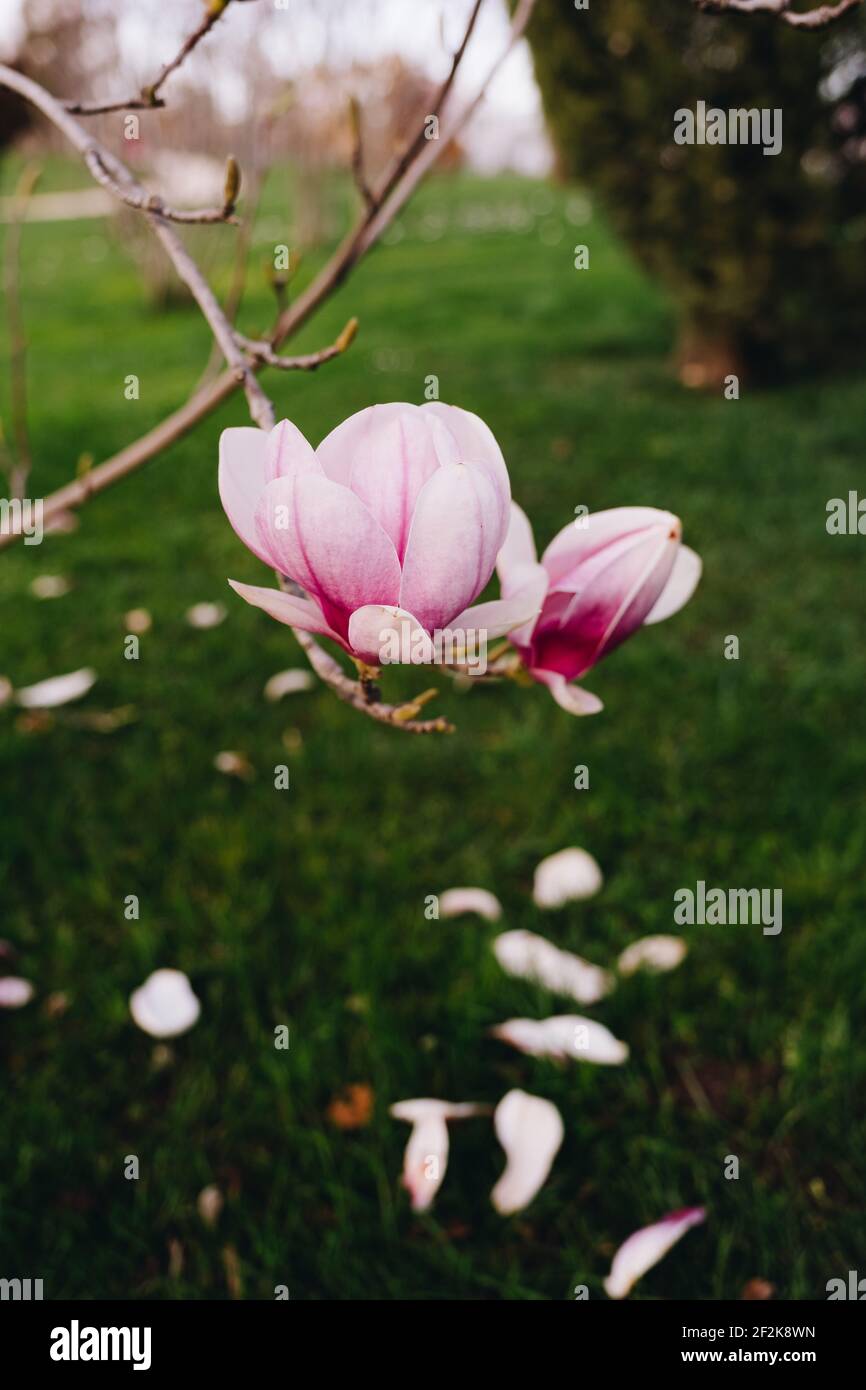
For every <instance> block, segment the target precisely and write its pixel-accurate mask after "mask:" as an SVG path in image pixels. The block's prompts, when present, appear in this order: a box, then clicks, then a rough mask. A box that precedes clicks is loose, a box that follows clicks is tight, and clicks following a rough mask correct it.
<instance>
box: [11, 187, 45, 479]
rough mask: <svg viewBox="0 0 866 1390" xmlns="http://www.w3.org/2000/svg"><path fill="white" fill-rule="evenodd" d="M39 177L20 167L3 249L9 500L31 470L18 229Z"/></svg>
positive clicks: (25, 346) (19, 233)
mask: <svg viewBox="0 0 866 1390" xmlns="http://www.w3.org/2000/svg"><path fill="white" fill-rule="evenodd" d="M41 173H42V165H41V164H36V163H32V164H26V165H25V166H24V169H23V170H22V172H21V177H20V178H19V180H18V184H17V186H16V188H15V193H14V197H13V201H12V216H11V219H10V223H9V230H8V231H7V233H6V244H5V246H4V248H3V293H4V298H5V300H6V314H7V318H8V322H9V384H10V393H11V398H12V411H11V414H12V438H13V442H14V448H15V462H14V463H13V464H11V466H10V469H9V494H10V497H13V498H14V497H19V498H20V497H23V496H24V492H25V489H26V487H27V479H28V478H29V476H30V468H31V466H32V457H31V453H30V432H29V430H28V427H27V335H26V333H25V331H24V315H23V312H22V309H21V225H22V223H23V221H24V219H25V217H26V216H27V208H28V205H29V203H30V199H31V197H32V196H33V190H34V189H35V187H36V184H37V181H38V179H39V176H40V174H41Z"/></svg>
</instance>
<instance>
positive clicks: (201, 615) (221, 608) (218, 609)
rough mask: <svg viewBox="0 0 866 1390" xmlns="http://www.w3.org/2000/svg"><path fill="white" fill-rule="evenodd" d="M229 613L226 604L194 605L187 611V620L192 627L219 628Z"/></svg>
mask: <svg viewBox="0 0 866 1390" xmlns="http://www.w3.org/2000/svg"><path fill="white" fill-rule="evenodd" d="M227 613H228V609H227V608H226V606H225V604H224V603H194V604H193V606H192V608H188V609H187V610H186V620H187V622H188V623H189V625H190V627H198V628H208V627H219V625H220V623H221V622H223V621H224V620H225V618H226V615H227Z"/></svg>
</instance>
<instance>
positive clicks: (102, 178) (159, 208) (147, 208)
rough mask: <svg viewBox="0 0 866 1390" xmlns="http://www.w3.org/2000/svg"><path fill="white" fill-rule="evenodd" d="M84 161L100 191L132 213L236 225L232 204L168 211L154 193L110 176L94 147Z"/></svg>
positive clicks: (176, 219)
mask: <svg viewBox="0 0 866 1390" xmlns="http://www.w3.org/2000/svg"><path fill="white" fill-rule="evenodd" d="M84 162H85V164H86V165H87V167H88V169H89V170H90V172H91V174H92V175H93V177H94V178H95V179H96V182H97V183H101V184H102V186H103V188H107V189H108V191H109V193H112V194H113V195H114V197H115V198H117V199H119V201H120V202H121V203H126V205H127V207H130V208H135V210H136V212H158V213H159V215H160V217H164V218H165V219H166V221H168V222H190V223H199V222H232V223H234V224H235V225H237V223H238V220H239V219H238V218H237V217H235V216H234V212H233V208H234V204H231V205H229V204H228V203H224V204H223V206H222V207H221V208H196V209H192V210H189V211H187V210H181V209H178V208H170V207H169V206H168V205H167V204H166V203H164V202H163V200H162V198H160V197H159V195H158V194H156V193H149V192H148V191H147V189H146V188H142V187H141V185H140V184H139V183H134V184H130V183H122V182H120V181H119V180H118V179H116V178H114V177H113V175H112V173H111V171H110V170H109V169H108V167H107V166H106V163H105V159H104V157H103V155H102V153H101V152H100V151H99V150H98V149H96V148H95V147H93V148H91V149H90V150H88V152H87V153H86V154H85V156H84Z"/></svg>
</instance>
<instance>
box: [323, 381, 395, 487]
mask: <svg viewBox="0 0 866 1390" xmlns="http://www.w3.org/2000/svg"><path fill="white" fill-rule="evenodd" d="M419 409H420V407H419V406H417V405H410V404H409V402H408V401H389V402H388V403H387V404H385V405H368V406H366V407H365V408H364V409H363V410H358V411H356V412H355V414H354V415H350V416H348V418H347V419H345V420H342V421H341V422H340V424H339V425H337V427H336V429H333V430H331V433H330V434H328V435H326V436H325V438H324V439H323V440H322V442H321V444H320V445H319V447H318V449H317V450H316V458H317V459H318V460H319V463H320V465H321V467H322V470H323V471H324V473H325V475H326V477H328V478H330V479H331V481H332V482H335V483H342V484H343V485H344V486H345V487H348V486H349V480H350V478H351V476H352V471H353V469H354V468H355V467H358V468H361V469H362V470H363V469H365V467H366V464H367V462H368V461H369V462H372V463H375V460H376V455H377V454H378V453H379V452H380V444H381V438H382V434H383V432H384V431H385V430H386V429H387V428H388V426H389V425H392V424H393V423H394V422H395V421H396V420H399V419H400V417H401V416H403V415H415V414H417V413H418V412H419Z"/></svg>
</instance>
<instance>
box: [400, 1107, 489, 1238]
mask: <svg viewBox="0 0 866 1390" xmlns="http://www.w3.org/2000/svg"><path fill="white" fill-rule="evenodd" d="M484 1108H485V1107H484V1106H482V1105H478V1104H476V1103H475V1102H474V1101H467V1102H462V1103H457V1102H452V1101H447V1100H427V1099H424V1100H401V1101H398V1102H397V1103H396V1105H392V1106H391V1114H392V1115H393V1116H394V1119H395V1120H407V1121H408V1122H409V1124H411V1126H412V1133H411V1134H410V1135H409V1142H408V1144H407V1145H406V1152H405V1154H404V1156H403V1186H404V1187H405V1188H406V1190H407V1191H408V1193H409V1196H410V1198H411V1201H412V1210H413V1211H426V1210H427V1208H428V1207H429V1206H431V1204H432V1202H433V1198H434V1197H435V1196H436V1193H437V1192H438V1191H439V1188H440V1187H441V1186H442V1180H443V1178H444V1177H445V1170H446V1168H447V1167H448V1125H447V1123H446V1121H447V1120H460V1119H466V1118H467V1117H468V1116H470V1115H480V1114H483V1113H484Z"/></svg>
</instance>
